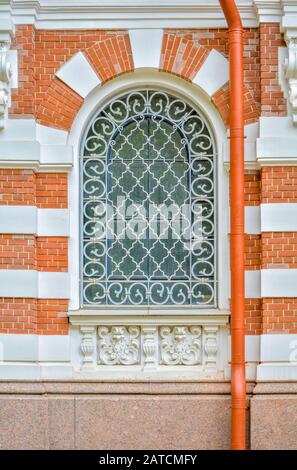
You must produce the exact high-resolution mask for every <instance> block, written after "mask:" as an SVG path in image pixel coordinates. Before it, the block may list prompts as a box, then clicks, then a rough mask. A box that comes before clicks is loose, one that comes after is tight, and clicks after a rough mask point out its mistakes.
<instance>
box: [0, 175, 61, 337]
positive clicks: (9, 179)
mask: <svg viewBox="0 0 297 470" xmlns="http://www.w3.org/2000/svg"><path fill="white" fill-rule="evenodd" d="M67 181H68V175H67V173H37V174H35V173H34V172H33V171H32V170H17V169H0V205H24V206H26V205H32V206H35V205H36V206H37V207H40V208H48V209H49V208H62V209H64V208H67V207H68V182H67ZM0 269H17V270H19V269H21V270H28V269H33V270H37V271H46V272H51V271H56V272H66V271H67V270H68V239H67V238H66V237H36V236H35V235H18V234H0ZM67 309H68V301H67V300H60V299H38V300H37V299H14V298H2V299H0V333H14V334H18V333H22V334H26V333H28V334H33V333H37V334H50V335H54V334H67V332H68V318H67V317H66V316H65V314H66V313H67Z"/></svg>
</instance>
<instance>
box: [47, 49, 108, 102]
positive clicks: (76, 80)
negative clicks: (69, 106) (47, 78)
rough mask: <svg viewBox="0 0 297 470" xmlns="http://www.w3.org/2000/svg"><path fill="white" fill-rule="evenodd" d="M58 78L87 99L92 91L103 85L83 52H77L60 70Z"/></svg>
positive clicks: (57, 73)
mask: <svg viewBox="0 0 297 470" xmlns="http://www.w3.org/2000/svg"><path fill="white" fill-rule="evenodd" d="M56 77H58V78H59V79H60V80H62V82H64V83H66V85H68V86H69V87H70V88H71V89H72V90H73V91H75V92H76V93H77V94H78V95H80V96H81V97H82V98H85V97H86V96H87V95H88V94H89V93H90V91H92V90H93V88H95V87H96V86H97V85H99V84H100V83H101V80H100V79H99V77H98V76H97V75H96V73H95V71H94V69H93V67H92V66H91V64H90V63H89V61H88V59H87V58H86V57H85V55H84V54H83V53H82V52H77V53H76V54H75V55H74V56H72V57H71V59H69V60H68V61H67V62H65V63H64V64H63V65H62V66H61V67H60V68H59V70H57V71H56Z"/></svg>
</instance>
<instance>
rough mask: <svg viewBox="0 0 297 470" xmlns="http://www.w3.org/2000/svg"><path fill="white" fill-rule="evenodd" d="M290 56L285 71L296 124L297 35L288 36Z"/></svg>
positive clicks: (296, 123) (290, 103)
mask: <svg viewBox="0 0 297 470" xmlns="http://www.w3.org/2000/svg"><path fill="white" fill-rule="evenodd" d="M286 43H287V47H288V56H287V59H286V61H285V72H286V79H287V84H288V100H289V105H290V108H291V112H292V118H293V123H294V125H297V37H290V36H287V37H286Z"/></svg>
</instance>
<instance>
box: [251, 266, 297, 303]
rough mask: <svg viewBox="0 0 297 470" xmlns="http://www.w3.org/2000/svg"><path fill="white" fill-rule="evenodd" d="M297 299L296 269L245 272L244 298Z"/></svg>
mask: <svg viewBox="0 0 297 470" xmlns="http://www.w3.org/2000/svg"><path fill="white" fill-rule="evenodd" d="M265 297H272V298H276V297H297V269H262V270H261V271H260V270H255V271H245V298H246V299H260V298H265Z"/></svg>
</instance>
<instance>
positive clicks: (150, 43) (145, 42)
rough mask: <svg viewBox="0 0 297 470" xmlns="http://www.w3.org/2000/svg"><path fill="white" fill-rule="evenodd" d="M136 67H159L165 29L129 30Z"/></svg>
mask: <svg viewBox="0 0 297 470" xmlns="http://www.w3.org/2000/svg"><path fill="white" fill-rule="evenodd" d="M129 36H130V42H131V49H132V55H133V62H134V67H135V68H136V69H137V68H142V67H154V68H159V65H160V57H161V49H162V40H163V30H162V29H135V30H130V31H129Z"/></svg>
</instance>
